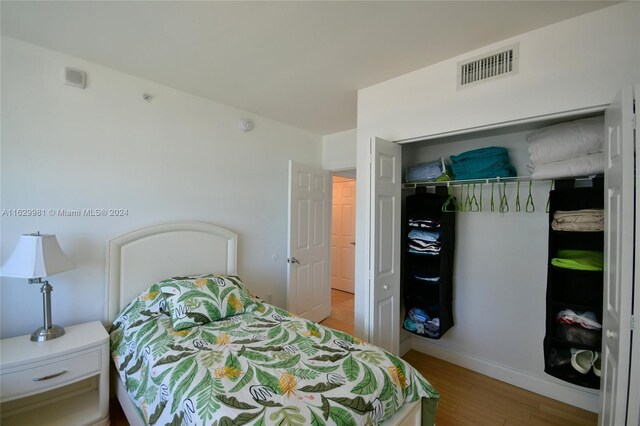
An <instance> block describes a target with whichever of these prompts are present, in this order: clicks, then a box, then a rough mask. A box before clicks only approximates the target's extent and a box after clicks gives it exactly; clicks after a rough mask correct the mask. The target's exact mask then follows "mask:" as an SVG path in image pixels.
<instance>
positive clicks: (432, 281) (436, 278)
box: [413, 275, 440, 283]
mask: <svg viewBox="0 0 640 426" xmlns="http://www.w3.org/2000/svg"><path fill="white" fill-rule="evenodd" d="M413 278H415V279H416V280H419V281H426V282H430V283H437V282H438V281H440V277H439V276H438V277H424V276H422V275H414V276H413Z"/></svg>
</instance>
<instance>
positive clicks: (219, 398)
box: [111, 287, 439, 426]
mask: <svg viewBox="0 0 640 426" xmlns="http://www.w3.org/2000/svg"><path fill="white" fill-rule="evenodd" d="M255 303H256V306H255V309H254V310H253V311H252V312H245V313H243V314H240V315H236V316H232V317H228V318H226V319H222V320H219V321H214V322H210V323H208V324H205V325H200V326H194V327H191V328H189V329H186V330H182V331H175V330H174V329H173V328H172V322H171V318H170V317H169V316H168V315H167V313H164V312H163V311H162V309H158V306H160V307H162V294H161V293H159V292H158V291H157V289H154V288H153V287H151V288H150V289H149V290H147V291H145V292H143V294H141V295H140V296H139V297H138V298H136V299H134V300H133V301H132V302H131V303H130V304H129V305H128V306H127V307H126V308H125V309H124V310H123V311H122V312H121V313H120V315H119V316H118V317H117V318H116V320H115V321H114V324H113V327H112V331H111V354H112V357H113V360H114V362H115V365H116V367H117V370H118V372H119V374H120V378H121V380H122V382H123V383H124V384H125V386H126V388H127V390H128V392H129V395H130V396H131V399H132V400H133V401H134V403H135V405H136V406H137V408H138V410H139V412H140V414H141V416H142V417H143V418H144V419H145V421H146V422H147V423H149V424H152V425H155V424H158V425H161V424H162V425H166V424H172V425H173V424H175V425H178V424H187V425H231V424H234V425H235V424H248V425H276V424H277V425H290V426H297V425H369V424H379V423H381V422H383V421H384V420H386V419H388V418H389V417H391V416H392V415H393V413H394V412H395V411H396V410H397V409H398V408H399V407H400V406H401V405H403V404H404V403H408V402H413V401H416V400H419V399H421V398H427V399H423V401H428V402H429V405H430V406H431V407H435V402H436V401H437V399H438V398H439V395H438V393H437V392H436V391H435V390H434V389H433V387H432V386H431V385H430V384H429V383H428V382H427V381H426V380H425V379H424V378H423V377H422V376H421V375H420V374H419V373H418V372H417V371H416V370H414V369H413V368H412V367H411V366H409V365H408V364H407V363H406V362H405V361H403V360H401V359H399V358H398V357H396V356H393V355H392V354H390V353H388V352H386V351H384V350H382V349H380V348H378V347H376V346H373V345H369V344H367V343H364V342H363V341H361V340H359V339H357V338H354V337H352V336H350V335H348V334H345V333H342V332H340V331H336V330H333V329H330V328H327V327H323V326H321V325H319V324H316V323H313V322H310V321H306V320H304V319H302V318H298V317H296V316H294V315H292V314H290V313H289V312H287V311H284V310H282V309H279V308H277V307H275V306H272V305H269V304H267V303H263V302H261V301H259V300H256V301H255ZM424 405H425V404H424V403H423V406H424ZM423 411H424V410H423Z"/></svg>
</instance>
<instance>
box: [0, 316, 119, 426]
mask: <svg viewBox="0 0 640 426" xmlns="http://www.w3.org/2000/svg"><path fill="white" fill-rule="evenodd" d="M65 331H66V333H65V334H64V336H62V337H59V338H57V339H53V340H49V341H47V342H42V343H36V342H32V341H30V340H29V336H28V335H27V336H20V337H12V338H10V339H3V340H1V341H0V403H1V405H0V423H1V424H2V426H10V425H21V426H23V425H60V426H63V425H64V426H73V425H108V424H109V335H108V334H107V332H106V330H105V329H104V327H103V326H102V324H101V323H100V322H99V321H95V322H90V323H86V324H80V325H74V326H70V327H66V328H65Z"/></svg>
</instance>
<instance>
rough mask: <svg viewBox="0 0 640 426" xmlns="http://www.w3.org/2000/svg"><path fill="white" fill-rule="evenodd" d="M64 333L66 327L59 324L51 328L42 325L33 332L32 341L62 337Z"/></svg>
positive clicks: (44, 340)
mask: <svg viewBox="0 0 640 426" xmlns="http://www.w3.org/2000/svg"><path fill="white" fill-rule="evenodd" d="M63 334H64V328H62V327H60V326H59V325H52V326H51V327H50V328H44V327H40V328H39V329H37V330H36V331H34V332H33V333H32V334H31V341H32V342H46V341H47V340H52V339H55V338H57V337H60V336H62V335H63Z"/></svg>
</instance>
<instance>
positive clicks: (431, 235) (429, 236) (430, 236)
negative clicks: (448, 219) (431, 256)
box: [409, 229, 440, 242]
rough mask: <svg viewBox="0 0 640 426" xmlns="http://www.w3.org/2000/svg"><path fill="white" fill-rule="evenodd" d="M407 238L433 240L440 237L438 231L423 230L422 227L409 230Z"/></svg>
mask: <svg viewBox="0 0 640 426" xmlns="http://www.w3.org/2000/svg"><path fill="white" fill-rule="evenodd" d="M409 239H411V240H422V241H427V242H435V241H438V240H439V239H440V231H425V230H422V229H412V230H411V231H409Z"/></svg>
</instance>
